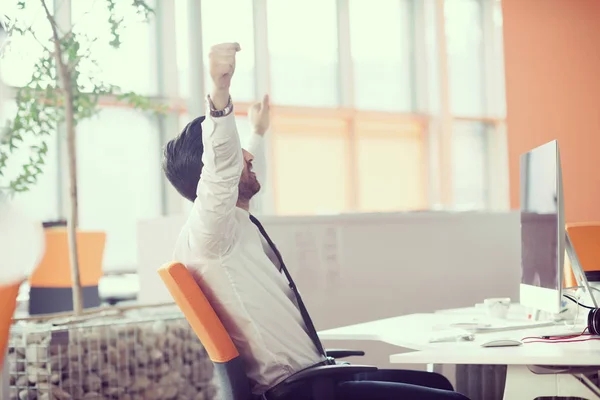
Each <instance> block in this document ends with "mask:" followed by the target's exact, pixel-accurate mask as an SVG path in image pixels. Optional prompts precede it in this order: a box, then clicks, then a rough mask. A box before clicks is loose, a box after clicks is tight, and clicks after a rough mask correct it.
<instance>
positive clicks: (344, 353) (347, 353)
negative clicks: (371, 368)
mask: <svg viewBox="0 0 600 400" xmlns="http://www.w3.org/2000/svg"><path fill="white" fill-rule="evenodd" d="M325 352H326V353H327V356H328V357H332V358H345V357H353V356H364V355H365V352H364V351H362V350H347V349H331V350H325Z"/></svg>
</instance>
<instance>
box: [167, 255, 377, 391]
mask: <svg viewBox="0 0 600 400" xmlns="http://www.w3.org/2000/svg"><path fill="white" fill-rule="evenodd" d="M158 273H159V275H160V277H161V278H162V280H163V281H164V283H165V285H166V286H167V288H168V289H169V292H170V293H171V296H173V299H174V300H175V303H176V304H177V305H178V306H179V308H180V309H181V311H182V312H183V315H184V316H185V318H186V319H187V321H188V322H189V324H190V326H191V327H192V329H193V330H194V332H195V333H196V335H197V336H198V338H199V339H200V342H201V343H202V345H203V346H204V348H205V349H206V352H207V353H208V356H209V358H210V359H211V361H212V362H213V365H214V371H215V374H216V376H217V379H218V381H219V383H220V395H219V399H222V400H254V399H260V397H258V398H257V397H255V396H253V395H252V393H251V391H250V382H249V380H248V378H247V376H246V371H245V368H244V363H243V360H242V359H241V357H240V354H239V352H238V350H237V348H236V347H235V345H234V343H233V341H232V340H231V337H230V336H229V333H228V332H227V331H226V330H225V327H224V326H223V324H222V323H221V320H220V319H219V317H218V316H217V314H216V313H215V311H214V309H213V308H212V306H211V305H210V303H209V301H208V299H207V298H206V296H204V294H203V293H202V290H201V289H200V287H199V286H198V284H197V283H196V281H195V280H194V278H193V277H192V275H191V273H190V272H189V271H188V269H187V268H186V267H185V266H184V265H183V264H181V263H177V262H174V263H170V264H167V265H165V266H163V267H162V268H160V269H159V270H158ZM327 355H328V356H330V357H332V358H343V357H349V356H362V355H364V352H362V351H353V350H330V351H327ZM374 370H377V368H376V367H371V366H363V365H343V364H337V365H325V366H316V367H312V368H308V369H306V370H303V371H300V372H297V373H296V374H294V375H292V376H290V377H289V378H287V379H286V380H285V381H284V382H283V386H282V387H284V388H285V387H289V389H290V391H292V390H295V389H296V388H300V387H302V388H303V389H305V390H307V391H308V392H310V393H311V394H309V395H308V397H307V399H306V400H334V399H335V395H334V392H333V391H334V388H335V383H336V381H337V380H338V379H341V378H343V377H346V376H351V375H354V374H357V373H360V372H367V371H374ZM278 387H280V386H279V385H278Z"/></svg>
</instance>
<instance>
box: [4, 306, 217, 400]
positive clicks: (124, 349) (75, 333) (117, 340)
mask: <svg viewBox="0 0 600 400" xmlns="http://www.w3.org/2000/svg"><path fill="white" fill-rule="evenodd" d="M7 361H8V369H9V374H10V400H70V399H73V400H78V399H85V400H88V399H90V400H92V399H102V400H104V399H121V400H174V399H177V400H210V399H213V398H216V394H215V392H216V389H215V386H214V385H213V379H212V378H213V371H212V363H211V361H210V360H209V359H208V356H207V354H206V351H205V350H204V348H203V347H202V345H201V344H200V342H199V340H198V338H197V337H196V335H195V334H194V332H193V331H192V330H191V328H190V326H189V325H188V323H187V321H185V319H184V318H183V317H182V316H181V315H180V314H178V313H170V314H169V315H162V316H161V315H160V314H159V315H156V313H155V315H153V316H152V319H150V317H149V316H148V315H146V316H144V315H143V314H142V313H140V312H137V313H130V314H129V315H126V316H123V317H120V318H118V319H117V318H115V317H113V318H112V319H108V318H100V317H98V318H96V319H93V320H91V321H87V322H80V323H77V324H71V325H57V326H54V325H50V324H39V323H38V324H36V323H30V322H27V323H25V324H21V323H18V324H16V325H15V327H14V329H13V331H12V336H11V340H10V343H9V353H8V360H7Z"/></svg>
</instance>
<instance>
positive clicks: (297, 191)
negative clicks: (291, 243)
mask: <svg viewBox="0 0 600 400" xmlns="http://www.w3.org/2000/svg"><path fill="white" fill-rule="evenodd" d="M272 131H273V137H272V140H273V163H272V166H271V168H272V173H273V181H274V188H275V206H276V211H277V213H278V214H281V215H310V214H327V213H339V212H343V211H349V202H348V199H349V197H350V196H349V188H350V186H349V185H350V184H349V168H348V140H347V136H346V131H347V128H346V122H345V121H343V120H338V119H334V118H316V117H312V118H306V117H278V118H276V119H275V120H274V121H273V129H272Z"/></svg>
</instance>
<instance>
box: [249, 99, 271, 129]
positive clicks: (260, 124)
mask: <svg viewBox="0 0 600 400" xmlns="http://www.w3.org/2000/svg"><path fill="white" fill-rule="evenodd" d="M248 118H249V119H250V123H251V124H252V128H253V129H254V132H255V133H257V134H258V135H260V136H263V135H264V134H265V133H266V132H267V130H269V125H271V105H270V104H269V95H268V94H265V97H263V100H262V101H261V102H258V103H255V104H253V105H252V107H250V109H249V110H248Z"/></svg>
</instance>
